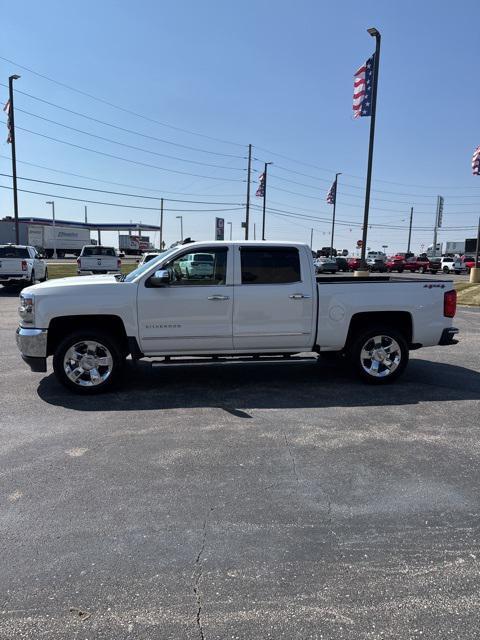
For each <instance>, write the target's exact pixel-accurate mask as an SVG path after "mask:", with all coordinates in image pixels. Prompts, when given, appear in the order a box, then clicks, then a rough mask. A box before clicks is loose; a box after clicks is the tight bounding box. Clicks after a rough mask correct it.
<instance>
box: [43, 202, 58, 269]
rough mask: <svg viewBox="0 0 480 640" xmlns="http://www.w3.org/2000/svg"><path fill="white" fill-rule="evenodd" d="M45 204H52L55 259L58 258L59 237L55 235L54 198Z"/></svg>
mask: <svg viewBox="0 0 480 640" xmlns="http://www.w3.org/2000/svg"><path fill="white" fill-rule="evenodd" d="M45 204H51V205H52V235H53V259H54V260H56V259H57V238H56V236H55V202H54V201H53V200H47V202H46V203H45Z"/></svg>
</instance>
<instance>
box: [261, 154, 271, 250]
mask: <svg viewBox="0 0 480 640" xmlns="http://www.w3.org/2000/svg"><path fill="white" fill-rule="evenodd" d="M269 164H273V162H265V167H264V169H263V217H262V240H265V209H266V208H267V169H268V165H269Z"/></svg>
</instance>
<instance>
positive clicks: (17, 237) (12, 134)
mask: <svg viewBox="0 0 480 640" xmlns="http://www.w3.org/2000/svg"><path fill="white" fill-rule="evenodd" d="M19 78H20V76H17V75H13V76H10V77H9V78H8V94H9V100H10V111H9V113H8V121H9V125H10V127H9V138H10V143H11V145H12V177H13V212H14V216H15V244H20V228H19V224H18V193H17V152H16V148H15V110H14V108H13V81H14V80H18V79H19Z"/></svg>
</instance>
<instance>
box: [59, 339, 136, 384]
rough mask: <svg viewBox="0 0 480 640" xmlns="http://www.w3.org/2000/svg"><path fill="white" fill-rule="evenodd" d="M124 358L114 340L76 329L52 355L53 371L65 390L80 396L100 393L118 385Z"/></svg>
mask: <svg viewBox="0 0 480 640" xmlns="http://www.w3.org/2000/svg"><path fill="white" fill-rule="evenodd" d="M123 365H124V357H123V355H122V353H121V350H120V348H119V346H118V344H117V343H116V342H115V340H114V339H112V338H110V337H108V336H106V335H105V334H103V333H101V332H98V331H93V330H92V331H87V330H86V331H75V332H74V333H71V334H70V335H69V336H67V337H66V338H64V339H63V340H62V341H61V342H60V344H59V345H58V347H57V348H56V349H55V353H54V355H53V370H54V371H55V375H56V376H57V378H58V380H59V381H60V382H61V383H62V384H63V385H64V386H65V387H67V389H71V390H72V391H75V392H76V393H81V394H83V395H88V394H96V393H103V392H104V391H107V390H109V389H112V388H113V387H114V386H115V385H116V384H118V382H119V380H120V378H121V374H122V369H123Z"/></svg>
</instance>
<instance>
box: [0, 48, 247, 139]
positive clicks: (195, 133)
mask: <svg viewBox="0 0 480 640" xmlns="http://www.w3.org/2000/svg"><path fill="white" fill-rule="evenodd" d="M0 60H3V61H4V62H8V63H9V64H13V65H15V66H17V67H19V68H20V69H23V70H24V71H28V72H29V73H32V74H33V75H35V76H38V77H39V78H43V79H44V80H48V81H49V82H53V83H54V84H56V85H58V86H60V87H63V88H64V89H68V90H69V91H74V92H75V93H78V94H80V95H82V96H85V97H87V98H91V99H92V100H96V101H97V102H101V103H102V104H106V105H108V106H109V107H112V108H113V109H118V110H119V111H123V112H124V113H128V114H130V115H132V116H135V117H137V118H142V119H143V120H147V121H148V122H154V123H155V124H159V125H160V126H162V127H167V128H168V129H173V130H174V131H181V132H182V133H188V134H190V135H193V136H199V137H201V138H206V139H207V140H213V141H214V142H221V143H222V144H230V145H233V146H236V147H242V148H245V147H246V145H244V144H240V143H238V142H232V141H231V140H222V139H221V138H215V137H213V136H209V135H206V134H204V133H198V132H196V131H190V130H189V129H182V128H181V127H175V126H174V125H171V124H167V123H166V122H161V121H160V120H155V118H151V117H150V116H146V115H144V114H142V113H137V112H136V111H132V110H131V109H127V108H125V107H121V106H119V105H118V104H114V103H113V102H109V101H108V100H105V99H104V98H99V97H98V96H95V95H93V94H91V93H87V92H86V91H82V90H81V89H77V88H76V87H72V86H71V85H68V84H66V83H64V82H60V81H59V80H54V79H53V78H50V77H49V76H46V75H44V74H42V73H39V72H38V71H34V70H33V69H30V68H29V67H25V66H23V65H21V64H18V62H15V61H14V60H9V59H8V58H4V57H3V56H0Z"/></svg>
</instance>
